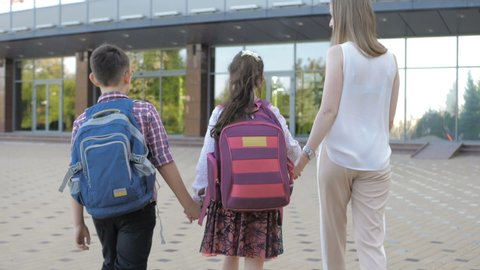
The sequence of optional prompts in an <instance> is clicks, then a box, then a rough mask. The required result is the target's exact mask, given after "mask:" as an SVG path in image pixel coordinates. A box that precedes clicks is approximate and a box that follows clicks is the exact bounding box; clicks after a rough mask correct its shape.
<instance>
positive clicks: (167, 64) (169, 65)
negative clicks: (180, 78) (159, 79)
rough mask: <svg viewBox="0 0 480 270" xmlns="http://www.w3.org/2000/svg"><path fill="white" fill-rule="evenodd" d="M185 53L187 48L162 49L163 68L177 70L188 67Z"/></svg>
mask: <svg viewBox="0 0 480 270" xmlns="http://www.w3.org/2000/svg"><path fill="white" fill-rule="evenodd" d="M185 54H186V50H185V49H176V50H165V51H162V69H165V70H176V69H185V68H187V62H186V56H185Z"/></svg>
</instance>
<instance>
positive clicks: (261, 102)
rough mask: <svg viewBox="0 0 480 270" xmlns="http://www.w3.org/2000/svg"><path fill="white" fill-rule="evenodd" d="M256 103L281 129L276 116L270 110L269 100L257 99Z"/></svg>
mask: <svg viewBox="0 0 480 270" xmlns="http://www.w3.org/2000/svg"><path fill="white" fill-rule="evenodd" d="M256 104H257V106H258V108H259V109H261V110H262V111H263V112H264V113H265V114H266V115H267V116H268V117H269V118H270V119H272V121H273V122H275V124H276V125H277V126H278V127H279V128H281V129H282V130H283V127H282V125H281V124H280V122H279V121H278V118H277V116H276V115H275V114H274V113H273V112H272V110H270V106H271V103H270V102H268V101H266V100H263V99H258V100H257V102H256Z"/></svg>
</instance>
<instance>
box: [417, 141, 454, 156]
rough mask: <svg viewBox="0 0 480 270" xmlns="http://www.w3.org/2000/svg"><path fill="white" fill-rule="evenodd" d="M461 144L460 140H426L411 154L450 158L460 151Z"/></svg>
mask: <svg viewBox="0 0 480 270" xmlns="http://www.w3.org/2000/svg"><path fill="white" fill-rule="evenodd" d="M462 145H463V143H462V142H435V143H429V142H427V143H425V144H424V146H423V147H421V148H420V149H418V150H417V151H416V152H415V153H413V154H412V158H416V159H450V158H451V157H453V156H454V155H455V154H457V153H458V152H459V151H460V148H461V147H462Z"/></svg>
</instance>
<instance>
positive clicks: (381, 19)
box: [380, 17, 388, 22]
mask: <svg viewBox="0 0 480 270" xmlns="http://www.w3.org/2000/svg"><path fill="white" fill-rule="evenodd" d="M380 21H382V22H387V21H388V19H387V18H385V17H380Z"/></svg>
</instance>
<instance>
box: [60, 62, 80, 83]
mask: <svg viewBox="0 0 480 270" xmlns="http://www.w3.org/2000/svg"><path fill="white" fill-rule="evenodd" d="M76 73H77V63H76V59H75V57H74V56H71V57H64V58H63V78H64V79H71V80H73V79H75V74H76Z"/></svg>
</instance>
